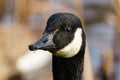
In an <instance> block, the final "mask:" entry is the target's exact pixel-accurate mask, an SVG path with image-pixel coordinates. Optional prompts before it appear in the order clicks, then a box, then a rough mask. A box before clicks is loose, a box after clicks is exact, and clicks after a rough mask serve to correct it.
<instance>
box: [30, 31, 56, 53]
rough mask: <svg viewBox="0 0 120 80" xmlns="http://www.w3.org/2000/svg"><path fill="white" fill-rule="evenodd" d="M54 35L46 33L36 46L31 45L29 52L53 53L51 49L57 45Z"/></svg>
mask: <svg viewBox="0 0 120 80" xmlns="http://www.w3.org/2000/svg"><path fill="white" fill-rule="evenodd" d="M53 36H54V33H44V34H43V36H42V37H41V38H40V39H38V41H37V42H35V43H34V44H31V45H29V50H31V51H35V50H39V49H43V50H48V51H51V49H53V48H55V44H54V43H53Z"/></svg>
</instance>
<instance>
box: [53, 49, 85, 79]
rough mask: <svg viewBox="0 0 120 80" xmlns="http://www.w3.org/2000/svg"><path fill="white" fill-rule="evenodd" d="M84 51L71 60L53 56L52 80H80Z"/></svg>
mask: <svg viewBox="0 0 120 80" xmlns="http://www.w3.org/2000/svg"><path fill="white" fill-rule="evenodd" d="M84 52H85V49H84V48H83V49H82V50H80V51H79V53H78V54H77V55H76V56H74V57H72V58H61V57H56V56H53V64H52V66H53V80H81V78H82V73H83V63H84Z"/></svg>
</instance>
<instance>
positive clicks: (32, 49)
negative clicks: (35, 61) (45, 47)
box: [28, 45, 36, 51]
mask: <svg viewBox="0 0 120 80" xmlns="http://www.w3.org/2000/svg"><path fill="white" fill-rule="evenodd" d="M28 48H29V50H30V51H34V50H36V48H35V46H34V45H29V46H28Z"/></svg>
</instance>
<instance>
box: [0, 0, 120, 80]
mask: <svg viewBox="0 0 120 80" xmlns="http://www.w3.org/2000/svg"><path fill="white" fill-rule="evenodd" d="M57 12H69V13H73V14H75V15H77V16H78V17H79V18H80V19H81V21H82V24H83V25H84V28H85V30H86V34H87V42H88V46H87V48H88V49H87V54H88V55H87V58H86V59H87V61H86V64H88V65H85V66H86V67H85V72H84V73H85V74H87V75H85V76H84V80H120V0H0V80H52V68H51V59H52V57H51V54H50V53H49V52H47V54H40V53H39V54H38V52H41V53H42V51H38V52H30V51H28V45H29V44H31V43H33V42H34V41H36V40H37V39H38V38H39V37H40V36H41V34H42V33H43V31H44V29H45V27H46V22H47V19H48V18H49V16H50V15H52V14H54V13H57ZM36 53H37V54H36ZM43 53H44V52H43Z"/></svg>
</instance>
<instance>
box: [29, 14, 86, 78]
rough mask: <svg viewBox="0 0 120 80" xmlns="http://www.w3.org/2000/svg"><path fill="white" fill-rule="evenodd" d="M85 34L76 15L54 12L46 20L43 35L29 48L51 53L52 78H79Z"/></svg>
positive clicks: (81, 69)
mask: <svg viewBox="0 0 120 80" xmlns="http://www.w3.org/2000/svg"><path fill="white" fill-rule="evenodd" d="M85 46H86V36H85V32H84V30H83V27H82V25H81V21H80V19H79V18H78V17H76V16H75V15H73V14H71V13H56V14H54V15H52V16H51V17H50V18H49V19H48V22H47V26H46V29H45V31H44V33H43V36H42V37H41V38H40V39H38V41H37V42H35V43H34V44H31V45H29V50H31V51H34V50H39V49H42V50H47V51H49V52H51V53H52V54H53V58H52V67H53V69H52V71H53V80H81V78H82V73H83V64H84V53H85Z"/></svg>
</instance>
